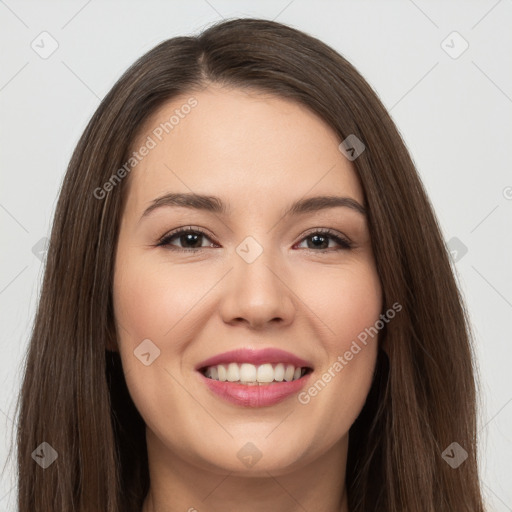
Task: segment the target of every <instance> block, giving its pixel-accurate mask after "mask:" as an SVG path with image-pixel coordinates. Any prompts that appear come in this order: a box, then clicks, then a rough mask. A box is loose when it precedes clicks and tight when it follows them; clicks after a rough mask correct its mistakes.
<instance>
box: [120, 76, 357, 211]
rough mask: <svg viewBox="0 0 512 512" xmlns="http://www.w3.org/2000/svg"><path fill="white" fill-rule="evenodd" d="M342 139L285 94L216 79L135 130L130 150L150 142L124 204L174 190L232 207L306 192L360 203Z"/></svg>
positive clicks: (135, 205) (277, 201) (135, 206)
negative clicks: (225, 84) (229, 85)
mask: <svg viewBox="0 0 512 512" xmlns="http://www.w3.org/2000/svg"><path fill="white" fill-rule="evenodd" d="M340 142H341V141H340V139H339V137H338V136H337V135H336V133H335V132H334V131H333V130H332V129H331V128H330V127H329V126H328V125H327V124H326V123H325V122H324V121H323V120H322V119H321V118H320V117H318V116H317V115H316V114H314V113H313V112H311V111H310V110H309V109H307V108H306V107H304V106H302V105H300V104H298V103H296V102H293V101H290V100H289V99H285V98H281V97H278V96H275V95H270V94H264V93H258V92H255V91H248V90H242V89H236V88H226V87H220V86H217V87H216V86H210V87H208V88H207V89H205V90H203V91H199V92H196V91H194V92H190V93H188V94H182V95H181V96H179V97H176V98H174V99H173V100H172V101H169V102H168V103H166V104H164V105H163V106H162V107H161V108H160V109H158V110H157V111H156V112H155V113H154V114H153V115H152V116H150V118H149V119H148V120H147V121H146V122H145V123H144V125H143V127H141V129H140V132H139V134H138V136H137V138H136V140H135V142H134V144H133V147H132V151H139V150H140V149H141V148H142V147H144V146H145V147H147V148H150V149H149V150H147V151H143V152H144V153H145V156H142V157H140V162H139V163H138V164H137V165H136V167H134V168H133V170H132V171H131V173H130V175H129V181H130V183H129V189H128V201H127V207H128V208H129V209H131V210H137V211H141V210H143V209H144V208H145V207H146V206H147V205H148V203H149V202H151V201H152V200H153V199H155V198H156V197H158V196H159V195H162V194H165V193H169V192H173V191H178V192H195V193H204V194H211V195H216V196H219V197H222V198H224V200H225V201H226V202H228V203H229V204H230V205H233V207H235V208H236V207H237V206H238V207H244V206H245V207H247V206H248V205H250V204H254V205H255V206H256V205H259V206H260V207H261V206H263V204H265V206H267V207H269V208H271V207H272V205H275V206H276V207H277V206H279V207H281V206H282V204H283V203H288V202H290V201H292V200H296V199H297V198H298V197H302V196H304V195H307V194H308V193H311V194H315V195H316V194H335V193H340V194H343V195H345V196H350V197H353V198H354V199H356V200H358V201H359V202H363V195H362V190H361V187H360V183H359V180H358V177H357V175H356V173H355V170H354V168H353V167H352V164H351V162H349V161H348V160H347V159H346V158H345V157H344V156H343V154H342V153H341V152H340V151H339V149H338V146H339V143H340ZM141 153H142V152H141ZM262 201H263V202H262Z"/></svg>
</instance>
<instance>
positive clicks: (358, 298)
mask: <svg viewBox="0 0 512 512" xmlns="http://www.w3.org/2000/svg"><path fill="white" fill-rule="evenodd" d="M315 283H316V288H315V290H316V291H317V292H316V293H314V292H312V291H311V289H310V291H309V292H308V299H307V300H308V301H309V303H310V304H314V306H312V307H311V309H312V310H313V311H315V313H317V312H318V317H319V320H318V321H317V329H316V330H319V329H321V332H324V333H325V335H324V336H323V337H322V338H321V339H322V349H323V350H324V351H325V356H326V357H325V358H324V362H323V364H322V367H321V368H318V371H316V372H315V373H316V379H315V380H312V381H311V382H310V384H309V387H308V388H305V390H304V392H303V393H302V394H301V395H299V402H300V403H301V404H303V405H305V406H306V410H309V411H310V413H311V411H315V413H314V414H315V415H317V416H318V417H320V416H322V415H330V414H331V413H332V412H333V411H336V416H337V417H338V418H340V421H339V422H333V423H332V424H331V425H330V427H329V428H328V429H327V430H328V432H329V433H327V432H324V433H325V435H326V436H329V435H332V438H333V439H335V438H336V436H338V435H339V434H340V433H341V432H346V431H348V429H349V428H350V425H351V424H352V423H353V421H354V420H355V419H356V417H357V416H358V414H359V412H360V411H361V409H362V407H363V405H364V402H365V400H366V397H367V394H368V392H369V390H370V386H371V382H372V378H373V372H374V368H375V362H376V357H377V350H378V333H376V334H375V333H374V331H371V332H372V333H374V335H373V336H370V335H368V330H370V328H372V327H373V326H375V324H376V322H377V321H378V320H379V317H380V314H381V310H382V309H381V308H382V298H381V285H380V280H379V278H378V274H377V272H376V270H375V267H374V266H373V265H370V264H368V265H360V266H355V265H354V266H353V267H351V269H350V271H349V270H348V269H344V271H343V272H342V273H340V272H338V271H337V272H336V275H334V274H333V275H330V276H326V275H324V276H322V277H321V278H320V279H316V280H315ZM332 283H336V285H335V286H333V284H332ZM320 290H321V292H320ZM326 329H327V330H326Z"/></svg>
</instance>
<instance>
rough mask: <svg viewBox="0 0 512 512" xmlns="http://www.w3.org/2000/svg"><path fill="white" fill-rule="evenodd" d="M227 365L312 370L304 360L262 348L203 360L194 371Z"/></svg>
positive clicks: (289, 353) (238, 350) (242, 350)
mask: <svg viewBox="0 0 512 512" xmlns="http://www.w3.org/2000/svg"><path fill="white" fill-rule="evenodd" d="M227 363H239V364H240V363H250V364H254V365H255V366H256V365H260V364H264V363H287V364H292V365H293V366H295V368H297V367H299V366H300V367H307V368H313V366H312V364H311V363H310V362H308V361H306V360H305V359H302V358H301V357H298V356H296V355H295V354H292V353H291V352H286V351H285V350H281V349H279V348H264V349H259V350H255V349H250V348H239V349H236V350H230V351H229V352H223V353H222V354H217V355H216V356H213V357H210V358H208V359H205V360H204V361H201V362H200V363H199V364H197V365H196V367H195V369H196V370H200V369H201V368H205V367H207V366H216V365H218V364H227Z"/></svg>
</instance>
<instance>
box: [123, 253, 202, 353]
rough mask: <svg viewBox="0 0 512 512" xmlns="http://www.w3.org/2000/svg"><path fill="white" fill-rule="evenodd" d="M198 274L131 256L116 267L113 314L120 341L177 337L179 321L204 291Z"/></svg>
mask: <svg viewBox="0 0 512 512" xmlns="http://www.w3.org/2000/svg"><path fill="white" fill-rule="evenodd" d="M203 288H205V283H204V280H201V279H200V275H199V274H198V273H190V272H187V273H185V272H183V271H182V270H180V268H179V267H175V268H173V267H171V266H169V265H165V263H156V264H155V262H154V261H151V259H150V258H144V257H141V258H136V257H133V258H131V259H130V260H129V261H124V262H123V263H122V265H120V266H119V267H118V270H117V271H116V275H115V279H114V313H115V318H116V321H117V322H118V324H119V327H120V330H119V332H120V335H121V340H120V341H121V343H124V342H125V340H126V339H127V338H129V339H130V341H131V342H133V343H140V342H141V341H142V340H143V339H145V338H149V339H154V340H158V342H159V343H163V342H165V340H166V339H169V337H172V338H173V339H175V340H176V339H177V337H176V332H177V331H178V330H180V328H181V327H182V325H180V322H181V320H183V319H184V318H185V317H186V315H187V313H188V312H189V311H190V310H191V309H192V308H193V306H194V305H195V304H197V303H198V301H199V300H200V298H201V296H202V295H203V294H204V292H205V291H204V290H203Z"/></svg>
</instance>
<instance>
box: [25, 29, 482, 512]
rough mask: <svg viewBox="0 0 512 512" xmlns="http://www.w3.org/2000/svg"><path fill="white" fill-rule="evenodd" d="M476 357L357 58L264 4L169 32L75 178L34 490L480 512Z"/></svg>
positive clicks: (46, 319)
mask: <svg viewBox="0 0 512 512" xmlns="http://www.w3.org/2000/svg"><path fill="white" fill-rule="evenodd" d="M189 244H190V245H189ZM473 357H474V356H473V354H472V346H471V337H470V330H469V326H468V321H467V314H466V312H465V309H464V306H463V303H462V300H461V297H460V295H459V293H458V290H457V287H456V283H455V280H454V277H453V275H452V271H451V268H450V263H449V258H448V256H447V250H446V247H445V245H444V242H443V239H442V236H441V234H440V230H439V227H438V224H437V222H436V219H435V216H434V214H433V212H432V208H431V206H430V203H429V201H428V199H427V196H426V194H425V191H424V189H423V186H422V184H421V181H420V179H419V177H418V175H417V173H416V170H415V168H414V165H413V163H412V161H411V158H410V156H409V154H408V152H407V150H406V148H405V146H404V143H403V142H402V140H401V138H400V135H399V133H398V131H397V129H396V127H395V126H394V124H393V122H392V120H391V118H390V117H389V115H388V114H387V112H386V110H385V108H384V107H383V105H382V104H381V102H380V101H379V99H378V98H377V96H376V94H375V93H374V92H373V91H372V90H371V88H370V87H369V85H368V84H367V83H366V82H365V80H364V79H363V78H362V77H361V75H359V73H358V72H357V71H356V70H355V69H354V68H353V67H352V66H351V65H350V64H349V63H348V62H347V61H346V60H345V59H344V58H343V57H341V56H340V55H339V54H338V53H336V52H335V51H334V50H332V49H331V48H329V47H328V46H326V45H325V44H323V43H322V42H320V41H318V40H317V39H314V38H312V37H310V36H308V35H306V34H304V33H302V32H299V31H297V30H295V29H292V28H290V27H287V26H285V25H282V24H279V23H275V22H271V21H266V20H257V19H236V20H231V21H226V22H223V23H220V24H217V25H215V26H212V27H210V28H209V29H207V30H206V31H205V32H203V33H202V34H200V35H199V36H197V37H177V38H173V39H170V40H168V41H165V42H163V43H161V44H160V45H158V46H157V47H156V48H154V49H153V50H151V51H150V52H148V53H147V54H146V55H144V56H143V57H142V58H140V59H139V60H138V61H137V62H136V63H135V64H134V65H133V66H131V67H130V68H129V69H128V70H127V71H126V72H125V74H124V75H123V76H122V77H121V78H120V80H119V81H118V82H117V83H116V84H115V86H114V87H113V88H112V90H111V91H110V92H109V94H107V96H106V97H105V99H104V100H103V101H102V103H101V105H100V106H99V108H98V110H97V111H96V113H95V114H94V116H93V118H92V119H91V121H90V123H89V125H88V126H87V128H86V130H85V132H84V134H83V136H82V138H81V139H80V141H79V143H78V146H77V148H76V150H75V152H74V154H73V157H72V159H71V162H70V165H69V168H68V171H67V174H66V177H65V180H64V184H63V187H62V190H61V193H60V197H59V202H58V206H57V210H56V214H55V220H54V225H53V230H52V236H51V241H50V246H49V251H48V259H47V267H46V273H45V278H44V283H43V289H42V295H41V299H40V304H39V309H38V312H37V316H36V319H35V326H34V330H33V335H32V339H31V343H30V349H29V354H28V360H27V367H26V374H25V378H24V382H23V389H22V394H21V397H20V404H19V406H20V409H19V431H18V452H19V453H18V465H19V510H20V512H28V511H29V510H31V511H33V510H45V511H51V510H55V511H62V510H76V511H80V512H85V511H99V510H101V511H108V512H114V511H115V512H120V511H123V512H128V511H133V512H140V511H143V512H151V511H157V512H160V511H162V512H163V511H174V510H189V511H193V510H198V511H206V510H211V511H214V510H238V509H240V508H243V510H245V511H249V512H251V511H260V510H280V511H298V510H310V511H313V510H314V511H316V512H335V511H336V512H339V511H342V512H348V511H350V512H369V511H377V510H378V511H390V512H391V511H401V510H403V511H409V512H411V511H414V512H416V511H417V512H419V511H425V512H427V511H429V512H430V511H434V510H435V511H437V512H439V511H446V512H448V511H450V512H451V511H453V510H457V511H460V512H462V511H468V512H469V511H471V512H474V511H483V510H484V507H483V503H482V497H481V491H480V483H479V476H478V465H477V458H476V456H477V445H476V396H477V395H476V385H475V373H476V371H475V369H474V363H473Z"/></svg>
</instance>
